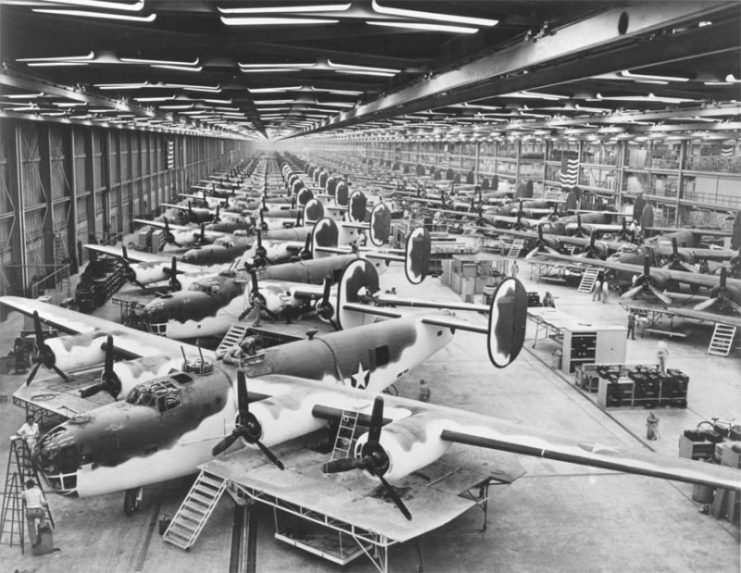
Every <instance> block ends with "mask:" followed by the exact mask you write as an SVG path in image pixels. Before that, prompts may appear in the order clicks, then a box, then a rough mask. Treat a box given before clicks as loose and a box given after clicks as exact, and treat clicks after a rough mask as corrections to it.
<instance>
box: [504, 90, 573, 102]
mask: <svg viewBox="0 0 741 573" xmlns="http://www.w3.org/2000/svg"><path fill="white" fill-rule="evenodd" d="M494 97H502V98H504V97H513V98H521V99H545V100H559V99H569V96H564V95H558V94H544V93H537V92H529V91H521V92H512V93H508V94H503V95H498V96H494Z"/></svg>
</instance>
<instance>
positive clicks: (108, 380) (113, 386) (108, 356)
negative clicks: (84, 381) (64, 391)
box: [80, 334, 121, 400]
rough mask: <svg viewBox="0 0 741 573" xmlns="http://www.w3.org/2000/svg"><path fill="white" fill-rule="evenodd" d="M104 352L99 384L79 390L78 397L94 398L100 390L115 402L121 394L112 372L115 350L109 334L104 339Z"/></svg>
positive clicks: (116, 377) (119, 383) (119, 384)
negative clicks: (103, 364) (103, 363)
mask: <svg viewBox="0 0 741 573" xmlns="http://www.w3.org/2000/svg"><path fill="white" fill-rule="evenodd" d="M103 350H105V366H104V368H103V373H102V374H101V375H100V382H99V383H98V384H95V385H94V386H90V387H89V388H85V389H84V390H80V397H82V398H89V397H90V396H94V395H95V394H97V393H98V392H100V391H101V390H105V391H106V392H108V393H109V394H110V395H111V397H112V398H113V399H114V400H115V399H116V398H118V395H119V394H120V393H121V381H120V380H119V379H118V376H116V373H115V372H114V371H113V359H114V357H115V348H114V346H113V336H111V335H110V334H109V335H108V337H107V338H106V341H105V344H104V345H103Z"/></svg>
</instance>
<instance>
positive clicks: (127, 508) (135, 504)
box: [124, 487, 144, 515]
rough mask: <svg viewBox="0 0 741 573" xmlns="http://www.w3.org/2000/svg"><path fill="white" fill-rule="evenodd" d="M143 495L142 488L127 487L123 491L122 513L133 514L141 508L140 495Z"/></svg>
mask: <svg viewBox="0 0 741 573" xmlns="http://www.w3.org/2000/svg"><path fill="white" fill-rule="evenodd" d="M143 496H144V488H141V487H135V488H133V489H127V490H126V491H125V492H124V513H125V514H126V515H134V513H136V512H137V511H139V510H140V509H141V508H142V497H143Z"/></svg>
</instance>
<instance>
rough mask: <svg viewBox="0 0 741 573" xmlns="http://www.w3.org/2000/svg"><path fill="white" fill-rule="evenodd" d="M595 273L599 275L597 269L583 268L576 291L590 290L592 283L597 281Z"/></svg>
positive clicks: (592, 286)
mask: <svg viewBox="0 0 741 573" xmlns="http://www.w3.org/2000/svg"><path fill="white" fill-rule="evenodd" d="M597 275H599V269H597V268H594V267H590V268H588V269H584V274H583V275H582V276H581V282H580V283H579V288H578V289H577V292H592V289H593V288H594V283H595V282H596V281H597Z"/></svg>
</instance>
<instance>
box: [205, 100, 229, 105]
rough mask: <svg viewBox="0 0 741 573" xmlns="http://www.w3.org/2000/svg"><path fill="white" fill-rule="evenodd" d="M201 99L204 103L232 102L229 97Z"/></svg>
mask: <svg viewBox="0 0 741 573" xmlns="http://www.w3.org/2000/svg"><path fill="white" fill-rule="evenodd" d="M201 101H203V102H205V103H215V104H220V103H223V104H225V105H229V104H230V103H232V100H230V99H204V100H201Z"/></svg>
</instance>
